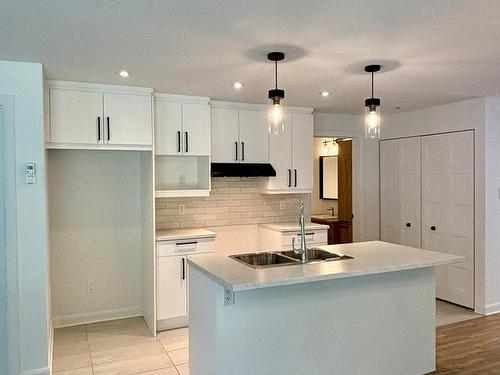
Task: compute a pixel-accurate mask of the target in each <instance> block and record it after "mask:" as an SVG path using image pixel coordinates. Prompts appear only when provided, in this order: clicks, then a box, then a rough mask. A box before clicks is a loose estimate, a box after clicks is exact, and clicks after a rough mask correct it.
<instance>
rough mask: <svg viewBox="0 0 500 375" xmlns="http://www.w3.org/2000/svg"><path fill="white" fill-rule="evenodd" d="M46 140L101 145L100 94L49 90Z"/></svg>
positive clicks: (101, 110) (102, 138) (101, 104)
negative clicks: (48, 136)
mask: <svg viewBox="0 0 500 375" xmlns="http://www.w3.org/2000/svg"><path fill="white" fill-rule="evenodd" d="M49 97H50V141H51V142H55V143H73V144H97V143H103V140H104V134H103V121H104V118H103V103H102V94H101V93H96V92H88V91H76V90H63V89H50V91H49Z"/></svg>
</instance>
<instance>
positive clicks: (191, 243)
mask: <svg viewBox="0 0 500 375" xmlns="http://www.w3.org/2000/svg"><path fill="white" fill-rule="evenodd" d="M197 243H198V241H188V242H176V244H175V245H176V246H182V245H196V244H197Z"/></svg>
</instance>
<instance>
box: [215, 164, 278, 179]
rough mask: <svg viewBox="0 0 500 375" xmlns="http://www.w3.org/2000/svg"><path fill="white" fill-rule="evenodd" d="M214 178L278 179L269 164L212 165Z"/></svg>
mask: <svg viewBox="0 0 500 375" xmlns="http://www.w3.org/2000/svg"><path fill="white" fill-rule="evenodd" d="M212 177H276V170H275V169H274V168H273V166H272V165H271V164H268V163H212Z"/></svg>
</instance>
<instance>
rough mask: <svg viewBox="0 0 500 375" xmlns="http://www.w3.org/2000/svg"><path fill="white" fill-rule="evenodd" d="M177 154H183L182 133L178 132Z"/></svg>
mask: <svg viewBox="0 0 500 375" xmlns="http://www.w3.org/2000/svg"><path fill="white" fill-rule="evenodd" d="M177 152H181V132H180V131H178V132H177Z"/></svg>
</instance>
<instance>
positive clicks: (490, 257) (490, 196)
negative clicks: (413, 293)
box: [484, 98, 500, 313]
mask: <svg viewBox="0 0 500 375" xmlns="http://www.w3.org/2000/svg"><path fill="white" fill-rule="evenodd" d="M485 146H486V147H485V205H484V207H485V244H484V246H485V267H486V287H485V289H486V290H485V304H486V308H485V310H486V313H494V312H500V272H499V269H500V230H499V225H500V167H499V162H500V98H486V131H485Z"/></svg>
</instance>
